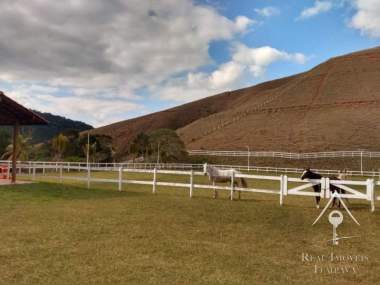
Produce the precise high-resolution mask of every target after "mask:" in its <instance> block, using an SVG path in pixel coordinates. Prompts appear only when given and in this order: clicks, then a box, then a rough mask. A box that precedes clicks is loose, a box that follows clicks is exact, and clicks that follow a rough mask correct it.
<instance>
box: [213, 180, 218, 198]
mask: <svg viewBox="0 0 380 285" xmlns="http://www.w3.org/2000/svg"><path fill="white" fill-rule="evenodd" d="M212 186H214V199H217V198H218V192H217V191H216V188H215V180H213V181H212Z"/></svg>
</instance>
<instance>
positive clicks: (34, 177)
mask: <svg viewBox="0 0 380 285" xmlns="http://www.w3.org/2000/svg"><path fill="white" fill-rule="evenodd" d="M32 180H33V181H34V180H36V166H35V165H34V164H33V177H32Z"/></svg>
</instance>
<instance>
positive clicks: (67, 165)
mask: <svg viewBox="0 0 380 285" xmlns="http://www.w3.org/2000/svg"><path fill="white" fill-rule="evenodd" d="M17 163H18V166H17V168H18V170H20V169H28V168H30V169H31V168H32V166H33V165H35V166H36V167H37V166H38V168H39V169H40V168H41V167H42V169H47V168H49V169H52V168H53V169H55V170H56V171H57V172H58V170H59V168H60V167H62V168H63V169H64V170H67V171H68V170H69V169H72V167H87V164H86V163H85V162H62V161H59V162H56V161H18V162H17ZM0 164H6V165H8V166H9V167H10V165H11V162H10V161H8V160H0ZM89 166H90V167H91V168H92V169H97V168H98V169H105V170H117V169H119V168H120V167H123V168H128V169H151V170H152V169H154V168H157V169H167V170H171V169H173V170H174V169H175V170H191V169H192V170H194V171H200V170H202V169H203V164H190V163H158V164H157V163H129V162H128V163H89ZM214 166H216V167H218V168H222V169H231V168H234V169H238V170H241V171H249V172H257V173H276V174H280V173H294V174H295V173H297V174H300V173H302V172H303V171H304V169H302V168H287V167H271V166H247V165H222V164H219V165H214ZM314 170H315V171H316V172H318V173H320V174H324V175H332V174H335V175H337V174H339V173H340V170H337V169H314ZM347 175H349V176H366V177H373V178H374V179H375V178H377V177H378V178H379V180H380V171H359V170H348V171H347Z"/></svg>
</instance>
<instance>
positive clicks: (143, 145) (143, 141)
mask: <svg viewBox="0 0 380 285" xmlns="http://www.w3.org/2000/svg"><path fill="white" fill-rule="evenodd" d="M148 151H149V136H148V135H146V134H145V133H139V134H138V135H137V137H136V138H135V139H134V140H133V142H132V144H131V146H130V148H129V153H130V154H133V155H134V157H141V156H146V155H147V153H148Z"/></svg>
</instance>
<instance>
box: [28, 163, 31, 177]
mask: <svg viewBox="0 0 380 285" xmlns="http://www.w3.org/2000/svg"><path fill="white" fill-rule="evenodd" d="M28 174H29V176H30V175H31V174H32V162H31V161H29V171H28Z"/></svg>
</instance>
